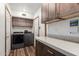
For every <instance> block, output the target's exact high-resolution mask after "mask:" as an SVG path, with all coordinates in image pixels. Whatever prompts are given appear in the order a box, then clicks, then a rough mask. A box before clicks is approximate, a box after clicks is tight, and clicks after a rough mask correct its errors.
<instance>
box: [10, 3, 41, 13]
mask: <svg viewBox="0 0 79 59" xmlns="http://www.w3.org/2000/svg"><path fill="white" fill-rule="evenodd" d="M9 5H10V7H11V10H12V11H20V12H21V11H22V12H24V11H25V12H29V13H32V14H35V12H36V11H37V10H38V8H40V7H41V3H9Z"/></svg>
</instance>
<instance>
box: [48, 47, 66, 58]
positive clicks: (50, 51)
mask: <svg viewBox="0 0 79 59" xmlns="http://www.w3.org/2000/svg"><path fill="white" fill-rule="evenodd" d="M47 51H48V52H49V53H50V54H51V55H54V56H65V55H64V54H62V53H60V52H58V51H56V50H55V49H52V48H50V47H48V49H47Z"/></svg>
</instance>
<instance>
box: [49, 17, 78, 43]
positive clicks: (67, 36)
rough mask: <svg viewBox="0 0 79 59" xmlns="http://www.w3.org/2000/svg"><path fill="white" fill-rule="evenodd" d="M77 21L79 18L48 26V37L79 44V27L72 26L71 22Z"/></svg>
mask: <svg viewBox="0 0 79 59" xmlns="http://www.w3.org/2000/svg"><path fill="white" fill-rule="evenodd" d="M75 19H79V17H76V18H73V19H68V20H63V21H59V22H55V23H51V24H48V25H47V26H48V31H47V32H48V33H47V35H48V36H49V37H54V38H58V39H63V40H69V41H73V42H79V26H74V27H73V26H72V27H71V26H70V21H73V20H75Z"/></svg>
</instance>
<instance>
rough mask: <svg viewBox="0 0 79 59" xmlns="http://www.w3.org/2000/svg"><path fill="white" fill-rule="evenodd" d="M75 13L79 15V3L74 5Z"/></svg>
mask: <svg viewBox="0 0 79 59" xmlns="http://www.w3.org/2000/svg"><path fill="white" fill-rule="evenodd" d="M72 6H73V13H79V3H73V4H72Z"/></svg>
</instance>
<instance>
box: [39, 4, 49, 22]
mask: <svg viewBox="0 0 79 59" xmlns="http://www.w3.org/2000/svg"><path fill="white" fill-rule="evenodd" d="M48 11H49V8H48V3H43V4H42V9H41V17H42V22H45V21H47V20H49V19H48V18H49V16H48Z"/></svg>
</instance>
